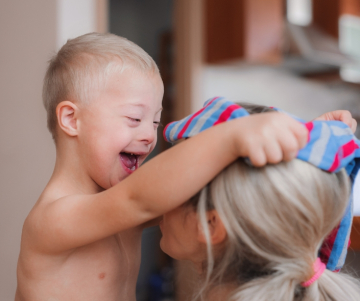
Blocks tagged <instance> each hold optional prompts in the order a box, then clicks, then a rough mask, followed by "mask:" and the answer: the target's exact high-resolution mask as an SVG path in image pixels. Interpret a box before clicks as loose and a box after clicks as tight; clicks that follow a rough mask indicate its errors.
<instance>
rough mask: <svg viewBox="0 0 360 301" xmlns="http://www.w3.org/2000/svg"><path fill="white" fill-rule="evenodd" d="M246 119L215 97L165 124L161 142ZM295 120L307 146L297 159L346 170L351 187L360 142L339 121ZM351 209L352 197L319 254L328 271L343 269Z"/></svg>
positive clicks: (236, 107)
mask: <svg viewBox="0 0 360 301" xmlns="http://www.w3.org/2000/svg"><path fill="white" fill-rule="evenodd" d="M279 111H280V110H279ZM248 115H249V113H248V112H247V111H246V110H245V109H244V108H242V107H241V106H239V105H237V104H235V103H234V102H231V101H229V100H227V99H226V98H223V97H215V98H212V99H209V100H208V101H207V102H205V104H204V107H203V108H202V109H201V110H199V111H198V112H196V113H194V114H191V115H189V116H187V117H185V118H184V119H182V120H180V121H175V122H172V123H170V124H168V125H167V126H166V127H165V130H164V138H165V140H167V141H168V142H175V141H177V140H179V139H182V138H189V137H192V136H194V135H196V134H198V133H200V132H202V131H204V130H206V129H208V128H210V127H212V126H214V125H217V124H219V123H222V122H225V121H228V120H232V119H235V118H240V117H244V116H248ZM294 118H296V119H297V120H299V121H300V122H302V123H303V124H304V125H305V126H306V128H307V129H308V130H309V137H308V143H307V145H306V146H305V147H304V148H303V149H301V150H300V151H299V153H298V156H297V158H298V159H301V160H303V161H306V162H309V163H311V164H313V165H315V166H317V167H319V168H320V169H323V170H325V171H328V172H337V171H339V170H340V169H342V168H345V169H346V171H347V173H348V174H349V176H350V178H351V180H352V183H354V179H355V176H356V174H357V172H358V169H359V167H360V141H359V140H358V139H357V138H356V137H355V136H354V135H353V133H352V131H351V129H350V128H349V127H348V126H347V125H346V124H344V123H342V122H340V121H312V122H305V121H303V120H301V119H299V118H297V117H294ZM352 208H353V200H352V196H351V197H350V201H349V204H348V208H347V210H346V213H345V215H344V217H343V219H342V221H341V222H340V225H339V226H338V227H337V228H336V229H334V231H333V232H332V233H331V234H330V235H329V237H328V238H327V239H326V240H325V241H324V244H323V246H322V248H321V250H320V251H319V256H320V257H321V260H322V261H323V262H324V263H326V268H327V269H329V270H331V271H337V270H340V269H341V267H342V266H343V265H344V262H345V257H346V254H347V249H348V246H349V243H350V231H351V225H352V218H353V211H352Z"/></svg>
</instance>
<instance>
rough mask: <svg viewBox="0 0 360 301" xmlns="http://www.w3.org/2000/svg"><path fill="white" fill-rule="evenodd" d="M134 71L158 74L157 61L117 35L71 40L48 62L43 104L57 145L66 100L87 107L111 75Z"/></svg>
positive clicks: (87, 36)
mask: <svg viewBox="0 0 360 301" xmlns="http://www.w3.org/2000/svg"><path fill="white" fill-rule="evenodd" d="M129 67H133V68H134V69H137V70H139V71H141V72H144V73H152V72H155V73H158V72H159V70H158V67H157V66H156V63H155V62H154V60H153V59H152V58H151V57H150V56H149V55H148V54H147V53H146V52H145V51H144V50H143V49H142V48H141V47H139V46H138V45H136V44H135V43H133V42H131V41H129V40H127V39H125V38H123V37H119V36H116V35H114V34H100V33H89V34H85V35H82V36H80V37H77V38H75V39H71V40H68V41H67V43H66V44H65V45H64V46H63V47H62V48H61V49H60V50H59V52H58V53H57V54H56V55H55V56H54V57H53V58H52V59H51V60H50V61H49V66H48V69H47V72H46V75H45V78H44V86H43V102H44V106H45V109H46V111H47V124H48V129H49V131H50V132H51V134H52V135H53V138H54V139H55V141H56V124H57V118H56V106H57V105H58V104H59V103H60V102H61V101H63V100H70V101H72V100H76V101H79V102H83V103H86V102H88V101H90V100H91V99H93V98H94V97H96V95H97V94H96V93H98V92H99V90H100V89H101V88H103V87H104V85H105V83H106V79H107V77H108V75H109V74H111V73H112V72H122V71H123V70H125V69H127V68H129Z"/></svg>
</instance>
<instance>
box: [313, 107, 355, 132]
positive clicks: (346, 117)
mask: <svg viewBox="0 0 360 301" xmlns="http://www.w3.org/2000/svg"><path fill="white" fill-rule="evenodd" d="M315 120H325V121H329V120H338V121H342V122H343V123H345V124H346V125H347V126H348V127H349V128H351V130H352V131H353V132H355V131H356V121H355V119H354V118H352V115H351V113H350V112H349V111H347V110H337V111H332V112H328V113H325V114H323V115H321V116H319V117H318V118H316V119H315ZM354 121H355V123H354ZM354 125H355V127H354Z"/></svg>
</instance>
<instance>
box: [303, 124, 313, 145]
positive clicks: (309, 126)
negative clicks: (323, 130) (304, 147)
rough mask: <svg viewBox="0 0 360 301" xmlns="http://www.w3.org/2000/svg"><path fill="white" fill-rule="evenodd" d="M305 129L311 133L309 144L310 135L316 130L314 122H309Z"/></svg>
mask: <svg viewBox="0 0 360 301" xmlns="http://www.w3.org/2000/svg"><path fill="white" fill-rule="evenodd" d="M305 127H306V128H307V129H308V131H309V135H308V142H309V141H310V133H311V131H312V130H313V128H314V124H313V123H312V122H307V123H305Z"/></svg>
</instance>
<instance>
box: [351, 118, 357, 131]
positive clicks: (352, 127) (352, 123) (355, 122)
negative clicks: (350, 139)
mask: <svg viewBox="0 0 360 301" xmlns="http://www.w3.org/2000/svg"><path fill="white" fill-rule="evenodd" d="M350 128H351V130H352V132H353V133H355V132H356V128H357V121H356V120H355V119H354V118H352V120H351V127H350Z"/></svg>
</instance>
